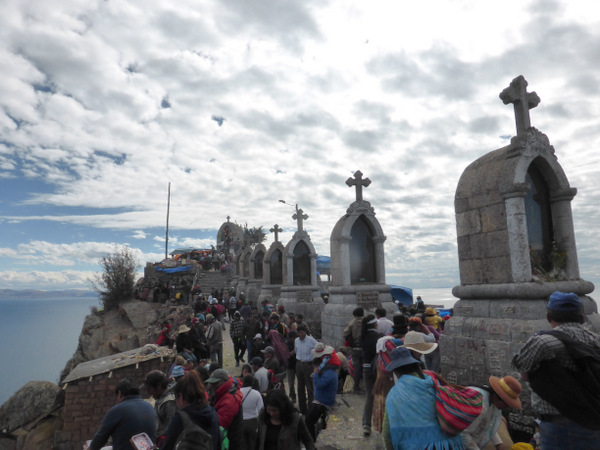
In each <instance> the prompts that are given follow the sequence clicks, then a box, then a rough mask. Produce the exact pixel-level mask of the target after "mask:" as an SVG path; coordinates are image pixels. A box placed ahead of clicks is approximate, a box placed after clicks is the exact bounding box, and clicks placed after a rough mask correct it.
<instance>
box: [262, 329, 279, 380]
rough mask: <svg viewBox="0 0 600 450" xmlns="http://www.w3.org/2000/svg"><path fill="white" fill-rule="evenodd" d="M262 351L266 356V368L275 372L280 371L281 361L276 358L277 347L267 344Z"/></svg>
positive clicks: (264, 364) (264, 356)
mask: <svg viewBox="0 0 600 450" xmlns="http://www.w3.org/2000/svg"><path fill="white" fill-rule="evenodd" d="M276 333H277V332H276ZM261 352H262V354H263V358H264V363H263V366H264V368H265V369H267V370H270V371H271V372H273V373H274V374H276V373H279V361H278V360H277V358H275V349H274V348H273V347H271V346H270V345H267V346H266V347H265V348H264V349H263V350H261Z"/></svg>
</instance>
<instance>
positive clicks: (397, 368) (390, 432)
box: [382, 347, 462, 450]
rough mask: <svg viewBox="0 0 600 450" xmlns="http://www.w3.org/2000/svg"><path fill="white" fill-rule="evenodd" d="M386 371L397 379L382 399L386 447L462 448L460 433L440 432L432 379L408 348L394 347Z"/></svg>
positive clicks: (383, 431) (387, 448)
mask: <svg viewBox="0 0 600 450" xmlns="http://www.w3.org/2000/svg"><path fill="white" fill-rule="evenodd" d="M386 371H387V372H388V373H392V372H393V376H394V380H397V381H396V383H395V384H394V387H393V388H392V389H391V390H390V392H389V393H388V396H387V399H386V402H385V416H384V419H383V430H382V436H383V442H384V445H385V448H386V450H392V449H394V450H396V449H403V448H414V449H433V448H436V449H440V450H441V449H460V448H462V440H461V438H460V436H447V435H446V434H444V433H443V431H442V428H441V427H440V424H439V422H438V419H437V414H436V408H435V387H434V380H433V379H432V378H431V376H429V375H428V374H424V373H423V372H422V371H421V367H420V366H419V361H417V360H416V359H415V358H413V357H412V355H411V354H410V350H408V349H407V348H404V347H396V348H395V349H394V350H393V351H392V353H391V358H390V362H389V363H388V364H387V365H386Z"/></svg>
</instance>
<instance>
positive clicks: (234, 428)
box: [206, 369, 245, 450]
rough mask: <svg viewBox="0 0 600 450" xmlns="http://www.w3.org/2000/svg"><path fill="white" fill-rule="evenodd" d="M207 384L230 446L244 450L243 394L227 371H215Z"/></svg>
mask: <svg viewBox="0 0 600 450" xmlns="http://www.w3.org/2000/svg"><path fill="white" fill-rule="evenodd" d="M206 384H208V385H209V387H210V391H211V404H212V405H213V406H214V408H215V409H216V411H217V415H218V416H219V425H220V426H221V427H223V428H224V429H225V431H226V432H227V437H228V438H229V446H230V448H232V449H234V448H235V449H240V450H244V449H245V446H244V438H243V435H244V432H243V429H244V422H243V420H244V419H243V410H242V393H241V392H240V388H239V385H238V384H237V383H234V381H233V379H232V378H231V377H230V376H229V374H228V373H227V371H226V370H225V369H217V370H215V371H214V372H213V373H212V374H211V375H210V378H209V379H208V380H206Z"/></svg>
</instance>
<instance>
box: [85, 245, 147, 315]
mask: <svg viewBox="0 0 600 450" xmlns="http://www.w3.org/2000/svg"><path fill="white" fill-rule="evenodd" d="M99 264H100V266H101V267H102V269H103V273H102V274H98V275H96V279H95V280H93V281H92V288H93V289H94V290H95V291H96V292H98V294H99V295H100V300H102V303H103V305H104V309H105V310H107V311H108V310H110V309H114V308H116V307H118V306H119V304H120V303H122V302H125V301H128V300H131V299H132V298H133V288H134V284H135V273H136V270H137V264H136V262H135V258H134V257H133V253H132V252H131V250H130V249H129V248H128V247H121V248H120V249H119V248H117V249H115V251H114V252H113V253H109V254H107V255H106V256H103V257H102V259H101V260H100V261H99Z"/></svg>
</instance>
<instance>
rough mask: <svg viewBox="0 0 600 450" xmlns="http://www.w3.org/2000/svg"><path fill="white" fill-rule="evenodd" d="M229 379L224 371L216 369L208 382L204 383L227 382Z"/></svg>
mask: <svg viewBox="0 0 600 450" xmlns="http://www.w3.org/2000/svg"><path fill="white" fill-rule="evenodd" d="M228 379H229V374H228V373H227V371H226V370H225V369H217V370H215V371H214V372H213V373H212V374H211V375H210V378H209V379H208V380H206V381H205V383H218V382H219V381H227V380H228Z"/></svg>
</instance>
